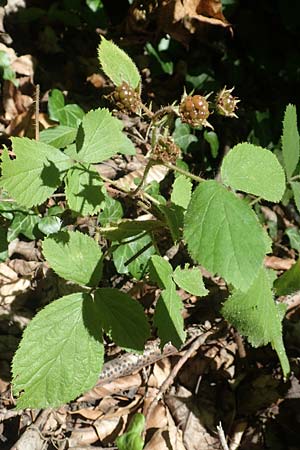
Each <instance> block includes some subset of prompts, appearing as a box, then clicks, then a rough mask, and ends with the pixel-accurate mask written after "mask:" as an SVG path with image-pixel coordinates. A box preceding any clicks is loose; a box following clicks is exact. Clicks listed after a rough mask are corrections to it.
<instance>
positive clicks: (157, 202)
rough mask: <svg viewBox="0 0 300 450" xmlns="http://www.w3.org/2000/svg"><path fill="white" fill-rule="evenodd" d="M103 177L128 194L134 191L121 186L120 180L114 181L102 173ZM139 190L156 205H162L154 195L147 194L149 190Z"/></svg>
mask: <svg viewBox="0 0 300 450" xmlns="http://www.w3.org/2000/svg"><path fill="white" fill-rule="evenodd" d="M101 178H102V180H103V181H105V182H106V183H109V184H111V185H112V186H115V187H116V188H117V189H118V190H119V191H121V192H125V194H128V195H132V191H130V190H128V189H125V188H123V187H121V186H119V183H118V181H114V180H111V179H110V178H106V177H105V176H104V175H101ZM138 192H139V193H140V195H141V196H142V197H145V198H146V199H147V200H149V201H150V202H152V203H154V204H155V205H160V202H159V201H158V200H157V199H156V198H154V197H152V195H150V194H147V192H144V191H143V190H142V189H139V191H138Z"/></svg>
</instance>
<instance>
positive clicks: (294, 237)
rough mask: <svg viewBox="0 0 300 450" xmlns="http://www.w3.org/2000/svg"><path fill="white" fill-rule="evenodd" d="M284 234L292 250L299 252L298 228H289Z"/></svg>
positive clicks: (299, 234) (299, 237)
mask: <svg viewBox="0 0 300 450" xmlns="http://www.w3.org/2000/svg"><path fill="white" fill-rule="evenodd" d="M285 234H286V235H287V236H288V238H289V240H290V245H291V247H292V248H293V249H295V250H297V251H298V252H299V251H300V233H299V230H298V228H296V227H291V228H287V229H286V231H285Z"/></svg>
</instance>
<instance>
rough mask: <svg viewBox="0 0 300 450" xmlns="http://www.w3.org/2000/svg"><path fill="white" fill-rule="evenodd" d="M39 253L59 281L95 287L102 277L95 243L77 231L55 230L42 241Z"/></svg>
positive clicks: (98, 251) (98, 250)
mask: <svg viewBox="0 0 300 450" xmlns="http://www.w3.org/2000/svg"><path fill="white" fill-rule="evenodd" d="M43 254H44V256H45V258H46V260H47V261H48V263H49V264H50V266H51V267H52V269H53V270H54V271H55V272H56V273H57V274H58V275H59V276H60V277H62V278H65V279H66V280H70V281H74V282H75V283H78V284H83V285H87V286H97V284H98V283H99V281H100V279H101V276H102V253H101V250H100V247H99V245H98V244H97V242H96V241H95V240H94V239H92V238H91V237H89V236H87V235H86V234H83V233H80V232H79V231H59V232H58V233H56V234H52V235H51V236H49V237H47V238H46V239H44V242H43Z"/></svg>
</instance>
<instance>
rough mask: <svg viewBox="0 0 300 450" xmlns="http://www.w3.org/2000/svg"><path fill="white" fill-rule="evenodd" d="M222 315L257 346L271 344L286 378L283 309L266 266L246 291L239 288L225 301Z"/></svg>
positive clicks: (287, 365) (287, 367) (287, 371)
mask: <svg viewBox="0 0 300 450" xmlns="http://www.w3.org/2000/svg"><path fill="white" fill-rule="evenodd" d="M222 314H223V315H224V317H225V319H226V320H228V321H229V322H230V323H232V325H233V326H234V327H235V328H237V330H238V331H239V332H240V333H241V334H243V335H244V336H247V338H248V340H249V342H250V343H251V344H252V345H253V346H254V347H259V346H262V345H267V344H269V343H270V344H271V345H272V347H273V348H274V350H276V352H277V354H278V357H279V360H280V363H281V367H282V370H283V373H284V376H285V377H286V376H287V375H288V373H289V370H290V368H289V362H288V359H287V356H286V352H285V349H284V345H283V340H282V325H281V321H282V319H283V311H282V309H281V305H280V304H279V305H277V304H276V303H275V302H274V299H273V295H272V290H271V284H270V280H269V277H268V274H267V272H266V269H263V268H262V269H261V270H260V271H259V273H258V275H257V277H256V279H255V280H254V282H253V283H252V285H251V286H250V288H249V289H248V290H247V291H246V292H241V291H236V292H235V293H234V294H233V295H232V296H231V297H230V298H229V299H228V300H227V301H226V302H225V304H224V306H223V308H222Z"/></svg>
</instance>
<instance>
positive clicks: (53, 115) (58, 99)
mask: <svg viewBox="0 0 300 450" xmlns="http://www.w3.org/2000/svg"><path fill="white" fill-rule="evenodd" d="M64 106H65V97H64V95H63V93H62V92H61V91H60V90H59V89H52V91H50V93H49V99H48V111H49V117H50V119H51V120H56V121H57V122H59V114H60V111H61V110H62V109H63V107H64Z"/></svg>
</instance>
